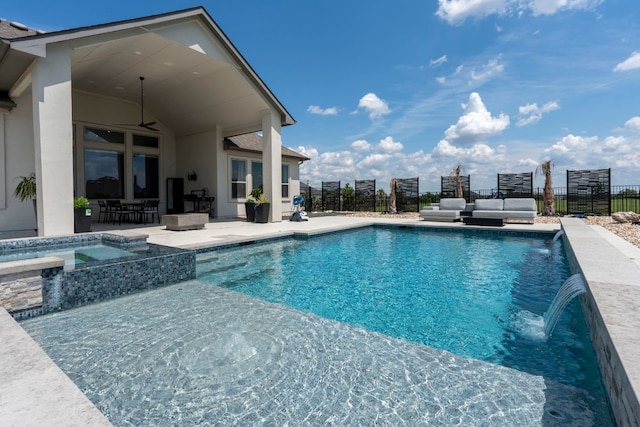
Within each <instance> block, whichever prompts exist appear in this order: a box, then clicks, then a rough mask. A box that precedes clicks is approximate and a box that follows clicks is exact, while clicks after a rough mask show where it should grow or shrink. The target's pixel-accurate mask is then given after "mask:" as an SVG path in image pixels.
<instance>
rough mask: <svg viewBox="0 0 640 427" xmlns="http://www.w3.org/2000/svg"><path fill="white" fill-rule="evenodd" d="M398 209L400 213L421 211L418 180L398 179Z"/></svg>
mask: <svg viewBox="0 0 640 427" xmlns="http://www.w3.org/2000/svg"><path fill="white" fill-rule="evenodd" d="M396 209H397V211H398V212H419V211H420V190H419V185H418V178H406V179H396Z"/></svg>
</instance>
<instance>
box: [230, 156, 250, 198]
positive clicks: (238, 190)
mask: <svg viewBox="0 0 640 427" xmlns="http://www.w3.org/2000/svg"><path fill="white" fill-rule="evenodd" d="M245 197H247V163H246V162H245V161H244V160H234V159H232V160H231V198H232V199H244V198H245Z"/></svg>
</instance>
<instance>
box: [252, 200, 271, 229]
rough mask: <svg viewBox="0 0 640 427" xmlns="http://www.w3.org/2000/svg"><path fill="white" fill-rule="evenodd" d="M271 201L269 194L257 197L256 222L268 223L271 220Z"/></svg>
mask: <svg viewBox="0 0 640 427" xmlns="http://www.w3.org/2000/svg"><path fill="white" fill-rule="evenodd" d="M270 207H271V202H270V200H269V198H268V197H267V196H265V195H264V194H260V196H259V197H258V198H257V199H256V222H259V223H261V224H266V223H267V222H269V208H270Z"/></svg>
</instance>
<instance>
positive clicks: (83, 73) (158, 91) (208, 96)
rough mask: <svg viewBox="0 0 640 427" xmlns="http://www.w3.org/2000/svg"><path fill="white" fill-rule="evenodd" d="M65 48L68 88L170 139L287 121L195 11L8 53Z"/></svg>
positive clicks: (60, 35)
mask: <svg viewBox="0 0 640 427" xmlns="http://www.w3.org/2000/svg"><path fill="white" fill-rule="evenodd" d="M51 43H64V44H65V45H68V46H69V47H70V48H71V49H72V55H71V80H72V86H73V89H74V90H77V91H82V92H86V93H91V94H97V95H101V96H108V97H113V98H117V99H123V100H127V101H130V102H133V103H136V104H139V103H140V80H139V77H140V76H142V77H144V78H145V80H144V94H145V96H144V107H145V115H146V114H149V115H150V116H152V118H153V120H155V121H158V122H160V123H162V125H164V126H166V127H167V128H168V129H170V130H171V132H172V133H174V134H175V135H176V136H182V135H189V134H195V133H200V132H204V131H208V130H212V129H215V128H216V126H220V128H221V129H222V132H223V136H232V135H238V134H241V133H246V132H252V131H257V130H260V129H261V127H262V116H263V115H264V112H265V111H266V110H267V109H273V110H275V111H276V112H278V113H279V115H280V117H281V125H282V126H287V125H291V124H294V123H295V120H294V119H293V117H291V115H290V114H289V113H288V112H287V110H286V109H285V108H284V106H283V105H282V104H281V103H280V102H279V101H278V100H277V98H276V97H275V96H274V95H273V93H272V92H271V91H270V90H269V88H267V86H266V85H265V84H264V82H263V81H262V80H261V79H260V77H259V76H258V75H257V74H256V73H255V71H254V70H253V69H252V68H251V67H250V66H249V64H248V63H247V61H246V60H245V59H244V58H243V57H242V55H241V54H240V53H239V52H238V50H237V49H236V48H235V47H234V46H233V44H232V43H231V41H230V40H229V39H228V38H227V37H226V35H225V34H224V33H223V32H222V30H221V29H220V28H219V27H218V26H217V24H216V23H215V22H214V21H213V19H212V18H211V17H210V16H209V14H208V13H207V12H206V11H205V10H204V9H203V8H200V7H199V8H194V9H189V10H185V11H180V12H173V13H168V14H163V15H156V16H153V17H148V18H140V19H135V20H130V21H123V22H119V23H112V24H104V25H100V26H94V27H85V28H79V29H75V30H66V31H60V32H56V33H48V34H43V35H36V36H30V37H25V38H21V39H14V40H12V41H11V48H12V49H13V50H15V51H17V52H22V53H23V54H28V55H33V56H40V57H44V56H46V51H47V45H48V44H51Z"/></svg>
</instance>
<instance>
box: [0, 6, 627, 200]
mask: <svg viewBox="0 0 640 427" xmlns="http://www.w3.org/2000/svg"><path fill="white" fill-rule="evenodd" d="M198 5H202V6H204V7H205V8H206V9H207V10H208V11H209V13H210V14H211V15H212V17H213V19H214V20H215V21H216V22H217V23H218V24H219V25H220V27H221V28H222V29H223V31H225V33H226V34H227V35H228V36H229V38H230V39H231V41H232V42H233V43H234V44H235V45H236V47H237V48H238V49H239V50H240V52H241V53H242V54H243V55H244V57H245V58H246V59H247V60H248V61H249V63H250V64H251V65H252V67H253V68H254V69H255V70H256V72H257V73H258V74H259V75H260V76H261V77H262V79H263V80H264V81H265V83H266V84H267V85H268V86H269V87H270V88H271V90H272V91H273V92H274V93H275V95H276V96H277V97H278V99H280V101H281V102H282V103H283V104H284V105H285V107H286V108H287V109H288V110H289V112H290V113H291V114H292V115H293V117H294V118H295V119H296V120H297V121H298V123H297V124H296V125H294V126H290V127H287V128H284V129H283V144H284V145H286V146H288V147H291V148H293V149H295V150H297V151H299V152H302V153H304V154H306V155H307V156H309V157H311V159H312V160H311V161H309V162H306V163H305V164H304V165H303V166H302V169H301V179H302V181H304V182H307V181H309V182H310V183H311V185H320V183H321V182H322V181H337V180H340V181H342V182H350V183H353V181H354V180H355V179H377V180H378V188H387V187H388V183H389V180H390V179H391V178H394V177H395V178H412V177H416V176H417V177H419V178H420V191H429V190H431V191H437V190H439V188H440V176H442V175H449V174H450V172H451V171H452V169H453V168H454V167H455V166H456V165H457V164H462V165H463V167H464V172H463V173H464V174H469V175H471V187H472V188H474V189H490V188H495V187H496V180H497V179H496V174H497V173H510V172H530V171H534V170H535V168H536V166H537V165H539V164H540V163H541V162H542V161H544V160H547V159H551V160H553V162H554V164H555V174H554V185H555V186H564V185H565V180H566V178H565V177H566V171H567V169H570V170H578V169H601V168H611V170H612V172H611V175H612V183H613V184H614V185H623V184H640V173H639V172H638V171H640V2H637V1H635V0H400V1H397V2H391V1H380V0H368V1H356V0H354V1H344V0H343V1H335V0H325V1H300V0H298V1H293V0H282V1H272V2H265V1H262V0H255V1H254V0H251V1H242V0H234V1H230V0H227V1H224V0H221V1H206V0H202V1H201V3H189V2H182V1H155V2H131V1H127V2H124V1H121V0H112V1H110V2H104V3H102V2H101V3H98V4H96V3H94V2H86V1H82V2H80V1H63V0H60V1H56V2H44V1H38V2H34V1H29V0H24V1H20V2H9V3H8V4H6V5H3V6H2V8H1V9H0V17H2V18H3V19H8V20H12V21H18V22H21V23H23V24H25V25H28V26H29V27H32V28H37V29H42V30H45V31H54V30H60V29H66V28H73V27H78V26H84V25H93V24H100V23H105V22H112V21H117V20H122V19H129V18H135V17H140V16H146V15H151V14H155V13H162V12H168V11H172V10H177V9H183V8H187V7H193V6H198ZM542 184H543V182H542V179H541V178H540V177H538V178H536V180H535V185H539V186H542Z"/></svg>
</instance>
